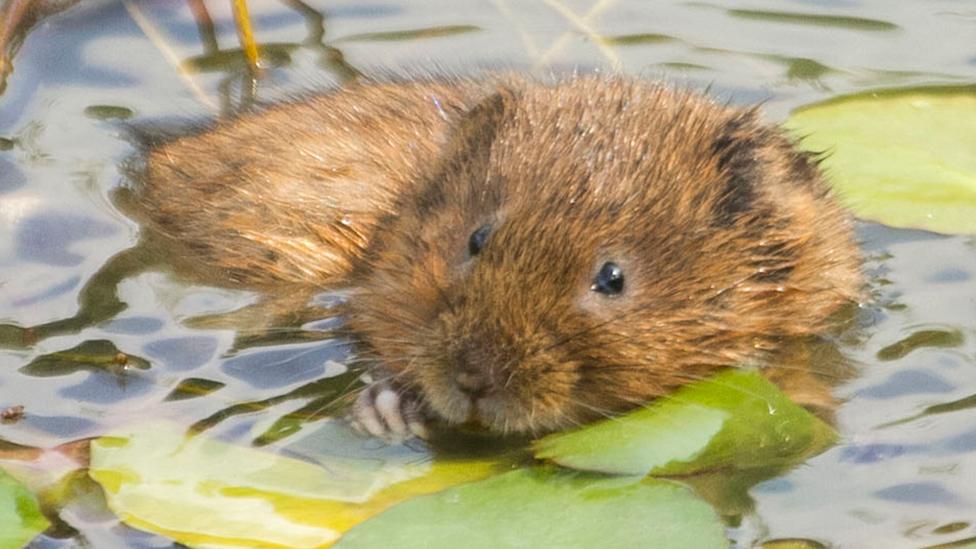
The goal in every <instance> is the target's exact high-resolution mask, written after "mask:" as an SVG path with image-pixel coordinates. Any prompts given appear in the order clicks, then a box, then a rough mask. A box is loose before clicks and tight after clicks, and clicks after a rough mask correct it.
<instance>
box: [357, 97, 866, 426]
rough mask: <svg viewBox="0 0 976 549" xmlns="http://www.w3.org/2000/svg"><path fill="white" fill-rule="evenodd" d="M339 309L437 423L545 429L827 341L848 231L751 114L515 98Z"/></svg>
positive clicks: (391, 234)
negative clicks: (807, 338) (797, 344)
mask: <svg viewBox="0 0 976 549" xmlns="http://www.w3.org/2000/svg"><path fill="white" fill-rule="evenodd" d="M431 174H432V175H431V176H430V177H429V178H426V179H425V180H424V181H423V182H422V184H421V185H420V186H419V187H418V188H417V190H416V191H415V192H411V193H408V195H407V196H405V197H404V199H403V201H402V202H401V204H400V205H399V208H400V213H399V215H397V216H395V217H391V218H390V219H388V220H387V225H386V226H385V227H384V228H383V229H381V230H380V232H379V234H378V236H377V237H376V240H375V241H374V243H373V245H372V247H371V250H370V252H369V255H368V257H367V260H366V261H367V264H368V268H367V269H366V271H365V273H366V274H364V275H363V276H364V279H363V280H362V283H361V285H360V288H359V292H358V294H357V295H355V296H354V298H353V299H352V300H351V307H352V313H351V315H350V323H351V326H352V328H353V329H354V330H355V331H356V333H357V335H358V336H359V337H360V339H361V340H362V342H363V347H364V350H363V352H364V354H365V355H366V356H367V357H368V358H370V359H373V360H375V361H376V362H378V363H379V364H380V365H381V366H382V371H383V372H385V373H386V374H388V375H390V376H391V379H392V381H393V383H394V384H398V385H400V386H402V387H404V388H408V389H410V390H413V391H414V392H415V393H416V394H418V396H419V397H420V398H421V399H422V401H423V403H424V405H425V406H426V407H427V408H428V409H429V410H430V411H432V412H433V413H434V414H436V415H438V416H440V417H441V418H443V419H445V420H446V421H447V422H449V423H460V422H465V421H468V420H476V421H478V422H480V423H482V424H484V425H485V426H486V427H488V428H490V429H492V430H495V431H499V432H531V433H540V432H545V431H551V430H556V429H561V428H565V427H568V426H572V425H574V424H578V423H581V422H584V421H587V420H590V419H593V418H596V417H600V416H603V415H608V414H611V413H614V412H618V411H621V410H623V409H626V408H629V407H633V406H635V405H639V404H641V403H644V402H646V401H648V400H650V399H652V398H653V397H655V396H659V395H662V394H666V393H668V392H670V391H671V390H673V389H674V388H675V387H677V386H680V385H682V384H685V383H688V382H690V381H693V380H696V379H699V378H701V377H702V376H703V375H705V374H707V373H708V372H709V371H711V370H713V369H715V368H717V367H722V366H729V365H735V364H737V363H739V362H741V361H743V360H746V359H747V358H749V357H750V356H751V355H753V354H755V353H756V352H757V350H758V351H762V350H764V349H768V348H769V347H771V346H773V345H774V344H775V341H776V339H777V338H779V337H781V336H786V335H792V334H804V333H809V332H812V331H814V330H817V329H819V328H821V327H822V323H823V321H824V319H825V318H826V317H827V316H828V315H829V313H830V312H831V311H833V310H834V309H836V308H837V307H838V305H839V304H841V303H842V302H844V300H846V299H848V298H850V297H851V296H853V295H854V293H855V292H856V287H857V275H856V267H855V265H856V259H855V257H856V255H855V254H854V249H853V246H852V244H851V241H850V235H849V227H848V225H847V222H846V219H845V218H844V216H843V214H842V213H841V212H840V210H839V209H838V208H837V207H836V206H835V205H834V203H833V202H832V201H831V200H830V199H829V197H827V196H826V194H825V191H824V188H823V186H822V184H821V182H820V180H819V178H818V175H817V173H816V170H815V169H814V168H813V167H812V166H811V165H810V164H809V163H808V162H807V160H806V158H805V157H803V156H801V155H800V154H798V153H796V152H794V150H793V149H792V148H791V147H790V145H789V143H788V142H787V141H786V140H785V139H784V138H782V137H781V136H780V134H779V133H778V132H776V131H774V130H772V129H770V128H767V127H765V126H762V125H761V124H760V123H759V122H757V121H756V119H755V116H754V113H751V112H743V111H738V110H734V109H728V108H724V107H720V106H716V105H714V104H712V103H710V102H708V101H707V100H705V99H703V98H701V97H699V96H696V95H693V94H687V93H682V92H675V91H672V90H669V89H667V88H663V87H659V86H653V85H650V84H643V83H640V82H631V81H624V80H605V79H579V80H574V81H572V82H569V83H565V84H559V85H555V86H542V85H534V84H532V85H525V84H523V85H521V86H518V85H514V86H511V87H510V88H507V89H504V90H503V91H500V92H497V93H494V94H492V95H490V96H489V97H487V98H486V99H484V100H483V101H482V102H481V103H480V104H479V105H478V106H476V107H475V108H473V109H472V110H471V112H469V113H468V115H467V116H466V117H465V118H464V119H463V120H461V121H460V122H459V123H458V125H457V128H456V131H455V132H454V136H453V138H452V139H451V141H450V143H448V144H447V145H446V146H445V151H444V154H443V158H442V159H441V161H440V163H439V165H438V166H437V167H436V168H435V169H432V170H431Z"/></svg>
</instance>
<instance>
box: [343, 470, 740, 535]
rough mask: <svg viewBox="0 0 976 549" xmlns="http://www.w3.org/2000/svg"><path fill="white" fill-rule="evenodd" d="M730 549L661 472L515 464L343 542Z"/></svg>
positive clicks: (399, 510)
mask: <svg viewBox="0 0 976 549" xmlns="http://www.w3.org/2000/svg"><path fill="white" fill-rule="evenodd" d="M390 546H396V547H397V548H398V549H410V548H413V547H416V548H418V549H419V548H425V549H438V548H454V547H465V548H468V549H477V548H481V547H484V548H486V549H488V548H490V549H495V548H505V547H526V548H532V547H568V548H586V547H594V548H602V547H655V548H657V549H680V548H693V549H711V548H722V547H728V541H727V540H726V538H725V530H724V527H723V525H722V522H721V521H720V520H719V518H718V516H717V515H716V514H715V511H713V510H712V509H711V507H709V506H708V504H706V503H705V502H703V501H701V500H700V499H698V498H696V497H695V496H694V495H692V493H691V492H690V491H689V490H688V489H687V488H685V487H683V486H680V485H677V484H674V483H671V482H666V481H661V480H655V479H647V480H640V479H635V478H633V477H624V478H620V477H611V478H607V477H598V476H593V475H586V474H578V473H570V472H566V471H558V470H555V469H550V468H541V469H519V470H516V471H512V472H509V473H506V474H504V475H500V476H496V477H492V478H489V479H487V480H483V481H481V482H476V483H472V484H465V485H462V486H457V487H455V488H451V489H448V490H445V491H443V492H440V493H437V494H433V495H429V496H424V497H420V498H416V499H413V500H410V501H407V502H404V503H401V504H400V505H397V506H396V507H393V508H392V509H390V510H389V511H386V512H385V513H383V514H381V515H379V516H377V517H375V518H373V519H371V520H369V521H366V522H364V523H362V524H360V525H359V526H357V527H355V528H353V529H352V530H350V531H349V532H348V533H347V534H346V535H345V536H344V537H343V538H342V540H341V541H340V542H339V543H338V544H337V545H336V547H337V548H342V549H355V548H358V547H364V548H365V547H390Z"/></svg>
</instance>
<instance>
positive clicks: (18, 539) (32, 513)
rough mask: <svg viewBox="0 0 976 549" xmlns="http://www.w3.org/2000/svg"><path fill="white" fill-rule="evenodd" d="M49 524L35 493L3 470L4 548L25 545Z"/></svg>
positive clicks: (0, 513) (0, 523) (0, 515)
mask: <svg viewBox="0 0 976 549" xmlns="http://www.w3.org/2000/svg"><path fill="white" fill-rule="evenodd" d="M49 525H50V523H49V522H48V520H47V519H46V518H44V515H43V514H41V508H40V506H39V505H38V503H37V499H36V498H35V497H34V495H33V494H31V493H30V492H29V491H28V490H27V488H24V486H23V485H21V484H20V483H19V482H17V481H16V480H14V478H13V477H11V476H10V475H8V474H7V473H6V471H4V470H3V469H0V547H23V546H24V544H26V543H27V542H28V541H30V540H32V539H34V538H35V537H36V536H37V535H38V534H40V533H41V532H43V531H44V530H46V529H47V527H48V526H49Z"/></svg>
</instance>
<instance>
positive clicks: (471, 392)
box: [454, 368, 491, 399]
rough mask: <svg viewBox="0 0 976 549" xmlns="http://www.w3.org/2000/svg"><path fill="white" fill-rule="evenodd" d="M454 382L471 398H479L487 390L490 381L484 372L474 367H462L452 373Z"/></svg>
mask: <svg viewBox="0 0 976 549" xmlns="http://www.w3.org/2000/svg"><path fill="white" fill-rule="evenodd" d="M454 382H455V383H456V384H457V386H458V388H459V389H461V390H462V391H464V393H466V394H467V395H468V396H470V397H471V398H472V399H477V398H481V397H483V396H484V395H485V393H486V392H488V386H489V384H490V383H491V382H490V380H489V379H488V376H487V375H486V374H485V373H484V372H479V371H477V370H474V369H470V368H464V369H461V370H459V371H458V373H457V374H455V375H454Z"/></svg>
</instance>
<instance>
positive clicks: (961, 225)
mask: <svg viewBox="0 0 976 549" xmlns="http://www.w3.org/2000/svg"><path fill="white" fill-rule="evenodd" d="M785 127H786V129H787V130H788V131H789V132H790V133H792V134H793V135H794V136H796V137H797V138H799V140H800V146H801V147H802V148H804V149H806V150H809V151H813V152H817V153H820V152H826V153H828V156H827V157H826V158H825V159H824V161H823V164H822V166H823V167H824V170H825V173H826V175H827V177H828V179H829V180H830V182H831V183H832V185H833V186H834V188H835V189H836V190H837V192H838V194H839V195H840V198H841V199H842V200H843V202H844V203H845V204H846V205H847V206H849V207H850V208H851V209H852V210H854V212H855V213H856V214H857V215H858V216H860V217H862V218H865V219H870V220H872V221H879V222H881V223H884V224H886V225H891V226H894V227H907V228H916V229H926V230H930V231H937V232H941V233H966V234H972V233H976V154H973V151H976V86H953V87H921V88H908V89H895V90H880V91H874V92H868V93H862V94H858V95H850V96H845V97H839V98H836V99H832V100H830V101H826V102H823V103H817V104H814V105H809V106H806V107H802V108H800V109H797V110H796V111H794V112H793V113H792V115H791V116H790V118H789V120H787V121H786V123H785Z"/></svg>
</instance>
